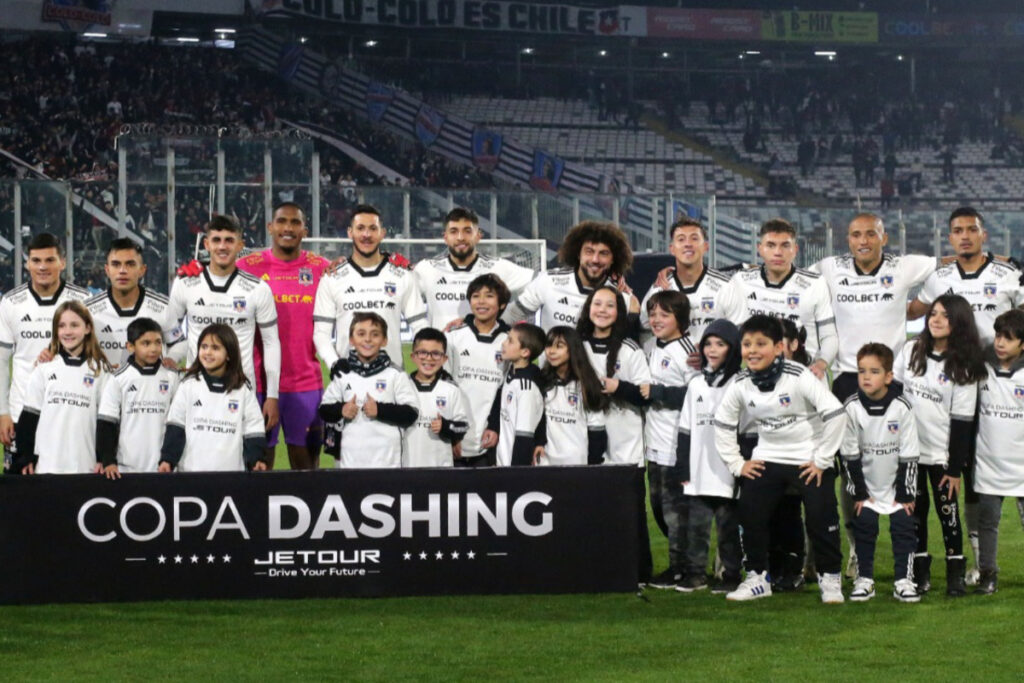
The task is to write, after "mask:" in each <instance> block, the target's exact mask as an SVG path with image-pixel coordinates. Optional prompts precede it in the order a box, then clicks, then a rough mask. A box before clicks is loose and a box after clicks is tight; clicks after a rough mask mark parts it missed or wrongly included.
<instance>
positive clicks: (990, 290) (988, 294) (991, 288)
mask: <svg viewBox="0 0 1024 683" xmlns="http://www.w3.org/2000/svg"><path fill="white" fill-rule="evenodd" d="M995 296H996V286H995V285H985V298H986V299H994V298H995Z"/></svg>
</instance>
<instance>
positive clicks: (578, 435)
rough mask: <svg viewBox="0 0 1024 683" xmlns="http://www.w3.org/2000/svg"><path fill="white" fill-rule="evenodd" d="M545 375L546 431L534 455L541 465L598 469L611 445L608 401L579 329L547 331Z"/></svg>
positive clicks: (540, 437)
mask: <svg viewBox="0 0 1024 683" xmlns="http://www.w3.org/2000/svg"><path fill="white" fill-rule="evenodd" d="M546 342H547V343H546V344H545V346H544V357H545V359H546V360H547V364H545V365H544V367H543V368H542V369H541V371H540V382H541V387H542V389H543V391H544V422H543V425H544V430H543V433H538V436H537V440H538V442H539V445H538V446H537V448H536V450H535V451H534V464H537V465H587V464H590V465H599V464H601V463H602V462H604V452H605V450H606V449H607V447H608V432H606V431H605V410H606V409H607V407H608V397H607V396H605V394H604V392H603V391H602V384H601V380H599V379H598V378H597V375H596V374H595V373H594V369H593V368H592V367H591V366H590V359H589V358H587V352H586V350H585V349H584V348H583V342H582V341H581V340H580V336H579V335H578V334H576V330H574V329H572V328H571V327H566V326H564V325H558V326H556V327H552V328H551V329H550V330H548V334H547V339H546Z"/></svg>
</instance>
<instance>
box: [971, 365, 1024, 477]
mask: <svg viewBox="0 0 1024 683" xmlns="http://www.w3.org/2000/svg"><path fill="white" fill-rule="evenodd" d="M986 366H987V368H988V379H986V380H984V381H982V383H981V386H980V388H979V391H978V448H977V461H976V464H975V466H974V490H975V491H976V492H978V493H986V494H988V495H992V496H1017V497H1021V496H1024V448H1022V447H1021V444H1024V365H1022V364H1021V363H1020V362H1019V361H1018V363H1017V364H1016V366H1015V367H1012V368H1011V369H1010V370H1003V369H1002V368H1001V367H1000V368H998V369H997V368H995V367H993V366H992V364H991V363H987V364H986Z"/></svg>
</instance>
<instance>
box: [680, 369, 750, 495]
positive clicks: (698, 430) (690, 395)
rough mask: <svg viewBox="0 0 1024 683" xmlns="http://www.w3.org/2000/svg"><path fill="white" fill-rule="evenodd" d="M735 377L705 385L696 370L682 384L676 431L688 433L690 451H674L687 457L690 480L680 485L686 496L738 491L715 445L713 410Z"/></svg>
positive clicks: (732, 493)
mask: <svg viewBox="0 0 1024 683" xmlns="http://www.w3.org/2000/svg"><path fill="white" fill-rule="evenodd" d="M735 379H736V377H735V376H733V377H730V378H729V380H728V381H727V382H726V383H725V384H723V385H722V386H709V385H708V382H707V380H706V379H705V378H704V375H702V374H700V375H697V376H696V377H694V378H693V380H692V381H691V382H690V384H689V385H688V386H687V388H686V398H685V399H684V400H683V408H682V410H680V411H679V431H680V432H681V433H683V434H685V435H686V436H688V437H689V440H690V452H689V453H678V452H677V453H676V457H677V458H689V459H690V480H689V481H688V482H686V485H685V486H683V493H685V494H686V495H688V496H716V497H718V498H735V497H736V494H737V493H738V488H737V486H736V477H734V476H733V475H732V472H730V471H729V467H728V466H727V465H726V464H725V461H724V460H722V458H721V456H719V455H718V447H717V446H715V410H716V409H717V408H718V404H719V402H720V401H721V400H722V397H723V396H725V390H726V388H728V387H729V385H730V384H731V383H732V382H734V381H735ZM741 421H742V420H741ZM740 432H741V433H742V432H743V430H742V427H741V429H740Z"/></svg>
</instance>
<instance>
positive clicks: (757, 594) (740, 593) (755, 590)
mask: <svg viewBox="0 0 1024 683" xmlns="http://www.w3.org/2000/svg"><path fill="white" fill-rule="evenodd" d="M771 594H772V585H771V584H770V583H768V572H747V578H745V579H743V583H741V584H740V585H739V586H738V587H737V588H736V590H734V591H733V592H731V593H727V594H726V596H725V599H726V600H733V601H737V602H740V601H744V600H757V599H758V598H767V597H771Z"/></svg>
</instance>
